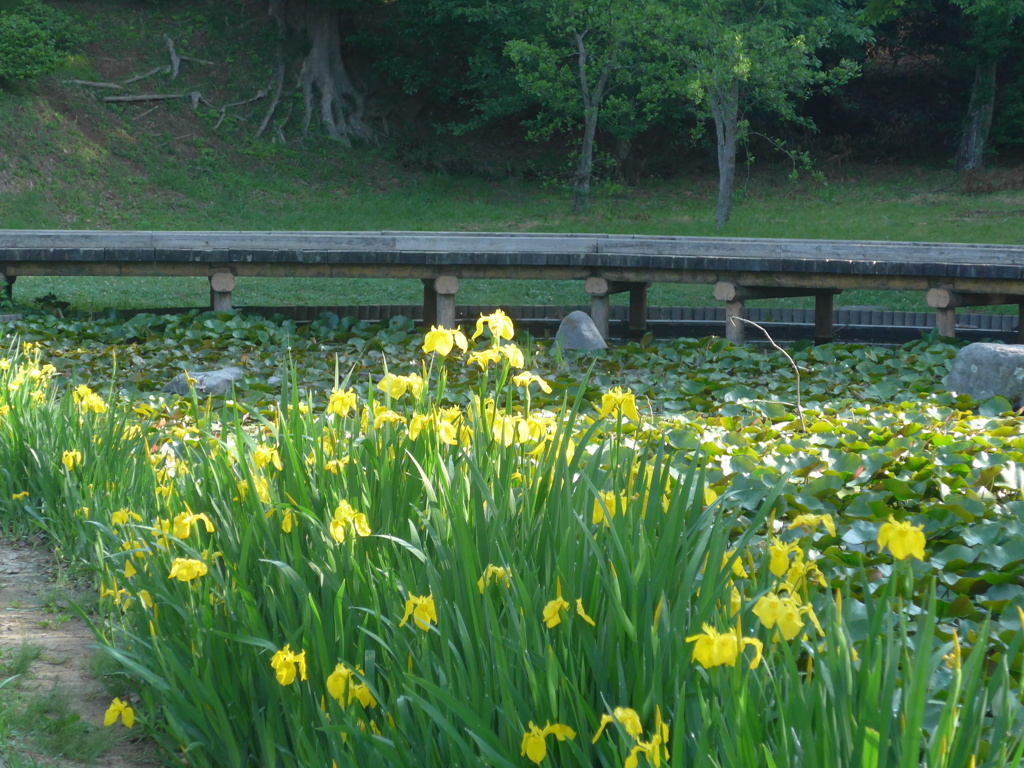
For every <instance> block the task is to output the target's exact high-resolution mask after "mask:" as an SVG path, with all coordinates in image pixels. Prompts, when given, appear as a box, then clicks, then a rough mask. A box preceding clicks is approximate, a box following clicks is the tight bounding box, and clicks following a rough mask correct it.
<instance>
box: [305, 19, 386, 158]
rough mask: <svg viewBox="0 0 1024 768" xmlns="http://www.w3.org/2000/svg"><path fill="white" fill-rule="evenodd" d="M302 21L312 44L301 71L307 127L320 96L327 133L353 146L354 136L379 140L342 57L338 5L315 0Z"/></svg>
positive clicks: (320, 106)
mask: <svg viewBox="0 0 1024 768" xmlns="http://www.w3.org/2000/svg"><path fill="white" fill-rule="evenodd" d="M301 25H302V26H303V27H304V28H305V30H306V34H307V36H308V38H309V43H310V48H309V53H308V54H307V55H306V58H305V61H303V64H302V71H301V72H300V73H299V85H300V86H301V88H302V93H303V96H304V97H305V115H304V118H303V129H304V130H308V129H309V126H310V123H311V122H312V119H313V112H314V109H315V108H316V106H317V104H316V102H317V98H319V113H320V120H321V122H322V123H323V125H324V128H325V130H326V131H327V135H328V136H330V137H331V138H332V139H336V140H337V141H340V142H341V143H342V144H344V145H345V146H351V145H352V141H353V140H361V141H367V142H371V143H375V142H376V139H377V136H376V133H375V132H374V131H373V130H372V129H371V128H370V127H369V126H368V125H367V124H366V123H365V122H364V112H365V108H364V103H363V96H362V94H361V93H359V91H358V90H357V89H356V87H355V85H354V84H353V83H352V80H351V79H350V78H349V76H348V71H347V70H346V69H345V63H344V61H342V58H341V16H340V12H339V10H338V9H337V8H329V7H326V6H322V5H319V4H316V3H313V2H310V3H307V4H305V6H304V7H303V9H302V20H301Z"/></svg>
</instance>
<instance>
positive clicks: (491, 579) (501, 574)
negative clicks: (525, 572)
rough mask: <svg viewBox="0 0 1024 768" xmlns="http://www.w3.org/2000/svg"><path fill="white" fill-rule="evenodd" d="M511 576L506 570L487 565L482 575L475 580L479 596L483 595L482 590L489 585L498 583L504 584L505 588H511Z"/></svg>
mask: <svg viewBox="0 0 1024 768" xmlns="http://www.w3.org/2000/svg"><path fill="white" fill-rule="evenodd" d="M511 576H512V574H511V573H510V571H509V569H508V568H502V567H500V566H497V565H488V566H487V567H486V568H485V569H484V572H483V574H482V575H481V576H480V578H479V579H477V582H476V585H477V586H478V587H479V588H480V594H481V595H482V594H483V593H484V589H485V588H486V587H487V586H488V585H490V584H497V583H498V582H499V581H503V582H505V586H506V587H509V588H511V587H512V579H511Z"/></svg>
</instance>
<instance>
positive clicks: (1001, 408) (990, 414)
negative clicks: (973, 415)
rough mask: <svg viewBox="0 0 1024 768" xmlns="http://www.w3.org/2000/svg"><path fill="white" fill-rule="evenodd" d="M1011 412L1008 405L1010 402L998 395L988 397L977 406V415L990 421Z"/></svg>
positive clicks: (1011, 408)
mask: <svg viewBox="0 0 1024 768" xmlns="http://www.w3.org/2000/svg"><path fill="white" fill-rule="evenodd" d="M1012 412H1013V406H1012V405H1010V401H1009V400H1007V399H1006V398H1005V397H1001V396H999V395H996V396H995V397H990V398H989V399H988V400H986V401H985V402H983V403H982V404H981V405H979V406H978V413H979V414H981V415H982V416H985V417H986V418H990V419H994V418H996V417H999V416H1002V415H1004V414H1007V413H1012Z"/></svg>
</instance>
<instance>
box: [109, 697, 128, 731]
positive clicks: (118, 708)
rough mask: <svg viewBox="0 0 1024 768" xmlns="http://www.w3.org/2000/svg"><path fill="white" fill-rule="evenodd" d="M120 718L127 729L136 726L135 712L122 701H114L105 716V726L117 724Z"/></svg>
mask: <svg viewBox="0 0 1024 768" xmlns="http://www.w3.org/2000/svg"><path fill="white" fill-rule="evenodd" d="M119 717H120V718H121V722H122V723H124V727H125V728H131V727H132V726H133V725H135V710H134V709H132V708H131V707H129V706H128V705H127V704H125V703H124V702H123V701H121V700H120V699H114V700H113V701H112V702H110V706H109V707H108V708H107V711H106V713H105V714H104V715H103V725H105V726H111V725H113V724H114V723H116V722H117V718H119Z"/></svg>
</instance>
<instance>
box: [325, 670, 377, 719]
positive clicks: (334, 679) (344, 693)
mask: <svg viewBox="0 0 1024 768" xmlns="http://www.w3.org/2000/svg"><path fill="white" fill-rule="evenodd" d="M359 674H363V670H362V669H360V670H359ZM327 692H328V693H329V694H331V696H333V697H334V698H335V699H337V700H338V703H339V704H341V705H342V706H347V705H348V704H351V703H352V700H353V699H355V700H356V701H358V702H359V704H360V705H361V706H362V708H363V709H369V708H370V707H375V706H377V700H376V699H375V698H373V694H372V693H370V689H369V688H367V687H366V685H365V684H363V683H360V682H358V681H357V680H356V679H355V672H353V671H352V670H351V669H349V668H348V667H346V666H345V665H344V664H338V665H337V666H336V667H335V668H334V671H333V672H332V673H331V674H330V676H329V677H328V678H327Z"/></svg>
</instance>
